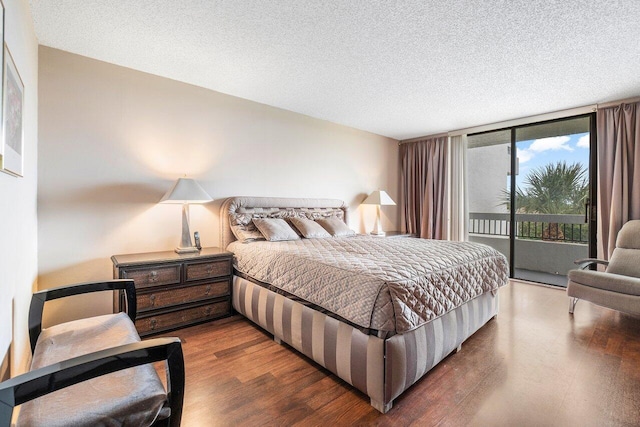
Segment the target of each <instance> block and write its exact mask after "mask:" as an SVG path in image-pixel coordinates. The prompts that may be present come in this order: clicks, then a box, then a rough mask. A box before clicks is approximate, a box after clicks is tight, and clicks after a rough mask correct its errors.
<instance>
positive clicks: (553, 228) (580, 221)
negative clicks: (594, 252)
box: [469, 212, 589, 244]
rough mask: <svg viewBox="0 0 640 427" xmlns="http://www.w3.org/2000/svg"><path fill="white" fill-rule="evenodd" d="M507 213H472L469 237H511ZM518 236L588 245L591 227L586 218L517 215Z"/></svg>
mask: <svg viewBox="0 0 640 427" xmlns="http://www.w3.org/2000/svg"><path fill="white" fill-rule="evenodd" d="M510 223H511V217H510V214H508V213H483V212H472V213H469V234H481V235H490V236H508V235H509V228H510V227H509V225H510ZM516 237H517V238H519V239H529V240H546V241H553V242H567V243H584V244H587V243H588V242H589V225H588V224H587V223H585V222H584V216H583V215H554V214H516Z"/></svg>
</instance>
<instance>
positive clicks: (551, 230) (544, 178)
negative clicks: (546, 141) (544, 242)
mask: <svg viewBox="0 0 640 427" xmlns="http://www.w3.org/2000/svg"><path fill="white" fill-rule="evenodd" d="M524 184H525V185H526V187H525V188H524V189H523V188H520V187H517V188H516V201H517V212H519V213H538V214H579V213H581V212H582V210H583V208H584V204H585V202H586V200H587V197H588V195H589V181H588V179H587V171H586V168H585V167H584V166H583V165H581V164H580V163H573V164H571V165H567V164H566V162H557V163H555V164H552V163H549V164H546V165H545V166H541V167H539V168H536V169H534V170H532V171H531V172H529V173H528V174H527V176H526V177H525V178H524ZM505 194H506V195H507V197H506V200H505V204H506V205H507V208H508V209H510V208H511V200H510V199H511V196H510V194H508V192H506V191H505ZM542 238H543V239H552V240H557V239H562V238H564V234H563V233H562V231H561V230H559V229H558V224H557V223H550V224H549V227H548V228H547V230H544V231H543V232H542Z"/></svg>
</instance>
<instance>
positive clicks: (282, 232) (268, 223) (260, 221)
mask: <svg viewBox="0 0 640 427" xmlns="http://www.w3.org/2000/svg"><path fill="white" fill-rule="evenodd" d="M253 223H254V224H255V226H256V227H257V228H258V230H260V233H262V235H263V236H264V237H265V238H266V239H267V240H268V241H270V242H280V241H283V240H300V236H298V233H296V232H295V231H293V228H291V227H290V226H289V224H287V221H285V220H284V219H281V218H254V219H253Z"/></svg>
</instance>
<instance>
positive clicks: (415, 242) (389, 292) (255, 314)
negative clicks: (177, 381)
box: [220, 197, 508, 413]
mask: <svg viewBox="0 0 640 427" xmlns="http://www.w3.org/2000/svg"><path fill="white" fill-rule="evenodd" d="M260 218H281V219H286V220H288V221H289V220H291V219H292V218H305V219H312V220H314V221H315V220H318V221H321V220H323V219H327V218H330V219H331V220H332V221H335V218H337V219H340V220H341V221H342V222H344V223H345V224H346V223H348V209H347V206H346V205H345V203H344V202H343V201H341V200H335V199H297V198H296V199H293V198H267V197H232V198H228V199H226V200H225V201H224V202H223V204H222V207H221V213H220V226H221V229H220V240H221V242H220V244H221V247H223V248H227V249H228V250H229V251H231V252H234V278H233V291H232V301H233V307H234V309H235V310H236V311H237V312H238V313H240V314H242V315H243V316H245V317H247V318H248V319H249V320H251V321H252V322H254V323H256V324H257V325H259V326H260V327H262V328H263V329H265V330H266V331H268V332H269V333H270V334H273V336H274V339H275V340H276V341H277V342H282V341H284V342H286V343H287V344H289V345H290V346H291V347H293V348H295V349H296V350H297V351H299V352H301V353H302V354H304V355H305V356H307V357H309V358H311V359H313V360H314V361H315V362H316V363H318V364H320V365H322V366H323V367H325V368H326V369H328V370H329V371H331V372H333V373H334V374H336V375H337V376H338V377H340V378H342V379H343V380H345V381H346V382H348V383H349V384H351V385H352V386H354V387H355V388H357V389H358V390H360V391H362V392H364V393H365V394H366V395H367V396H369V398H370V399H371V405H372V406H373V407H374V408H376V409H377V410H378V411H380V412H382V413H386V412H387V411H389V410H390V409H391V407H392V405H393V400H394V399H395V398H397V397H398V396H399V395H400V394H401V393H402V392H404V391H405V390H406V389H408V388H409V387H410V386H411V385H412V384H414V383H415V382H416V381H418V380H419V379H420V378H421V377H422V376H424V375H425V374H426V373H427V372H428V371H429V370H430V369H431V368H433V367H434V366H435V365H437V364H438V363H439V362H440V361H441V360H442V359H444V358H445V357H446V356H447V355H449V354H450V353H451V352H453V351H454V350H456V349H458V350H459V349H460V346H461V345H462V343H463V342H464V341H465V340H466V339H467V338H468V337H469V336H471V335H472V334H473V333H475V332H476V331H477V330H478V329H479V328H480V327H482V326H483V325H484V324H485V323H486V322H488V321H489V320H490V319H492V318H493V317H495V316H496V315H497V312H498V292H497V290H498V288H499V287H500V286H503V285H505V284H507V282H508V267H507V260H506V259H505V258H504V256H502V255H501V254H500V253H498V252H497V251H495V250H494V249H492V248H490V247H488V246H485V245H480V244H475V243H469V242H443V241H429V240H425V239H414V238H396V239H389V238H380V237H371V236H363V235H355V236H345V237H330V238H322V239H320V238H318V239H306V238H299V239H295V240H288V241H279V242H267V241H252V239H246V241H248V242H250V243H247V242H239V241H236V240H237V239H236V236H235V235H234V232H235V234H238V235H239V236H242V237H244V236H243V235H242V234H241V231H239V230H243V229H246V226H247V225H250V224H251V223H252V221H253V220H254V219H260ZM294 230H295V228H294Z"/></svg>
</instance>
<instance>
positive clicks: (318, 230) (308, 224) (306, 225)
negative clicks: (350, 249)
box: [290, 218, 331, 239]
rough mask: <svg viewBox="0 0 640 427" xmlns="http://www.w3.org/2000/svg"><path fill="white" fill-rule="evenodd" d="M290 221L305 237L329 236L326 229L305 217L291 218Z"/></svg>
mask: <svg viewBox="0 0 640 427" xmlns="http://www.w3.org/2000/svg"><path fill="white" fill-rule="evenodd" d="M290 221H291V223H292V224H293V226H294V227H295V228H297V229H298V231H299V232H300V233H302V235H303V236H304V237H306V238H307V239H316V238H324V237H331V234H329V233H327V230H325V229H324V228H322V226H321V225H320V224H318V223H316V222H315V221H311V220H310V219H306V218H291V219H290Z"/></svg>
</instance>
